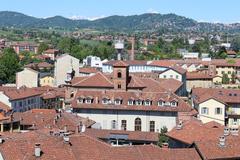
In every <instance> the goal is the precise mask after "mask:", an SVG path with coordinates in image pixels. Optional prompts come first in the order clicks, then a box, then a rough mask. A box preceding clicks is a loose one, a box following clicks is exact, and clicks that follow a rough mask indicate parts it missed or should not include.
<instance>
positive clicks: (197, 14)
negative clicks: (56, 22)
mask: <svg viewBox="0 0 240 160" xmlns="http://www.w3.org/2000/svg"><path fill="white" fill-rule="evenodd" d="M239 9H240V0H119V1H116V0H2V1H1V4H0V10H1V11H6V10H8V11H18V12H22V13H25V14H27V15H32V16H35V17H41V18H44V17H51V16H55V15H62V16H64V17H75V18H79V17H81V18H90V19H94V18H99V17H105V16H109V15H133V14H142V13H147V12H157V13H162V14H165V13H176V14H178V15H182V16H186V17H189V18H193V19H195V20H198V21H208V22H224V23H231V22H240V11H239Z"/></svg>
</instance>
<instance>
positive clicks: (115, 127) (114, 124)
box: [111, 120, 117, 129]
mask: <svg viewBox="0 0 240 160" xmlns="http://www.w3.org/2000/svg"><path fill="white" fill-rule="evenodd" d="M111 125H112V126H111V127H112V129H117V122H116V120H112V124H111Z"/></svg>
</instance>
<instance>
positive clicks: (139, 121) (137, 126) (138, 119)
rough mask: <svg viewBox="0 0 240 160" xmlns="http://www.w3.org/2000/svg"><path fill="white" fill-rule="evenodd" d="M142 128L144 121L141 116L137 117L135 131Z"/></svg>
mask: <svg viewBox="0 0 240 160" xmlns="http://www.w3.org/2000/svg"><path fill="white" fill-rule="evenodd" d="M141 130H142V121H141V119H140V118H136V119H135V131H141Z"/></svg>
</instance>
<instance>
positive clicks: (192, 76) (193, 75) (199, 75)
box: [187, 72, 216, 80]
mask: <svg viewBox="0 0 240 160" xmlns="http://www.w3.org/2000/svg"><path fill="white" fill-rule="evenodd" d="M214 77H216V75H209V74H207V73H203V72H187V80H199V79H207V80H212V79H213V78H214Z"/></svg>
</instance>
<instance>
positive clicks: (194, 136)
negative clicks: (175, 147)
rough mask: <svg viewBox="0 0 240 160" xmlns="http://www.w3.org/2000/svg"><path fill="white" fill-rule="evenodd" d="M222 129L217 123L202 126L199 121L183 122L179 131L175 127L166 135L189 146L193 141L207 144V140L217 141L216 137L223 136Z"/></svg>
mask: <svg viewBox="0 0 240 160" xmlns="http://www.w3.org/2000/svg"><path fill="white" fill-rule="evenodd" d="M223 129H224V126H222V125H221V124H219V123H217V122H209V123H206V124H203V123H202V122H201V121H198V120H194V119H193V120H190V121H186V122H183V127H182V128H181V129H177V127H175V128H173V129H172V130H171V131H170V132H168V133H167V134H166V135H167V136H168V137H170V138H172V139H175V140H178V141H181V142H184V143H186V144H189V145H190V144H192V143H193V142H195V141H203V142H205V143H207V142H208V140H213V139H218V137H219V136H221V135H222V134H223Z"/></svg>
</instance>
